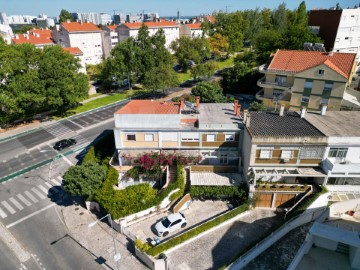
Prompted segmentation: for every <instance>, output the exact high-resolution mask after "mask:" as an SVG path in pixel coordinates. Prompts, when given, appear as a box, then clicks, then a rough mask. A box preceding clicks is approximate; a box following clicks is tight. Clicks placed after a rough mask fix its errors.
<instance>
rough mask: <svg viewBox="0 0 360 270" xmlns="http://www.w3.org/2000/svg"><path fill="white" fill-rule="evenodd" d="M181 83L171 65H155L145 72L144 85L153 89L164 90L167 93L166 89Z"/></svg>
mask: <svg viewBox="0 0 360 270" xmlns="http://www.w3.org/2000/svg"><path fill="white" fill-rule="evenodd" d="M178 84H179V81H178V77H177V74H176V73H175V71H174V70H173V69H172V68H171V66H169V65H160V66H157V67H153V68H152V69H151V70H150V71H149V72H147V73H146V74H145V78H144V85H145V87H146V88H147V89H149V90H151V91H153V92H154V91H155V90H158V89H160V90H162V91H163V93H164V94H165V92H166V89H167V88H170V87H174V86H177V85H178Z"/></svg>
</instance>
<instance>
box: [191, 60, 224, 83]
mask: <svg viewBox="0 0 360 270" xmlns="http://www.w3.org/2000/svg"><path fill="white" fill-rule="evenodd" d="M217 67H218V65H217V64H216V62H214V61H208V62H206V63H205V64H198V65H196V66H194V67H192V68H191V70H190V72H191V75H192V76H193V78H194V80H195V81H196V80H198V79H199V77H207V78H209V77H211V76H212V75H213V74H214V72H215V70H216V69H217Z"/></svg>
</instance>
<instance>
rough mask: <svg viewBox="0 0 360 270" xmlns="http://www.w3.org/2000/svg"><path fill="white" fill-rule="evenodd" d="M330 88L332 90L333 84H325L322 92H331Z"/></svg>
mask: <svg viewBox="0 0 360 270" xmlns="http://www.w3.org/2000/svg"><path fill="white" fill-rule="evenodd" d="M332 88H333V83H332V82H325V85H324V91H331V90H332Z"/></svg>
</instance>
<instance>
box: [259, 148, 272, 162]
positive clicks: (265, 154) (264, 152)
mask: <svg viewBox="0 0 360 270" xmlns="http://www.w3.org/2000/svg"><path fill="white" fill-rule="evenodd" d="M272 151H273V148H271V147H269V148H261V150H260V158H261V159H270V158H272Z"/></svg>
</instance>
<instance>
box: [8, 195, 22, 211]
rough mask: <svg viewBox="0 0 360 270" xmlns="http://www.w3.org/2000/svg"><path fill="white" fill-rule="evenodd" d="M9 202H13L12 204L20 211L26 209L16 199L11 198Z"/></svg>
mask: <svg viewBox="0 0 360 270" xmlns="http://www.w3.org/2000/svg"><path fill="white" fill-rule="evenodd" d="M9 201H10V202H12V204H13V205H15V206H16V207H17V208H18V209H19V210H23V209H24V207H23V206H22V205H21V204H20V203H18V201H17V200H15V199H14V197H11V198H10V199H9Z"/></svg>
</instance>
